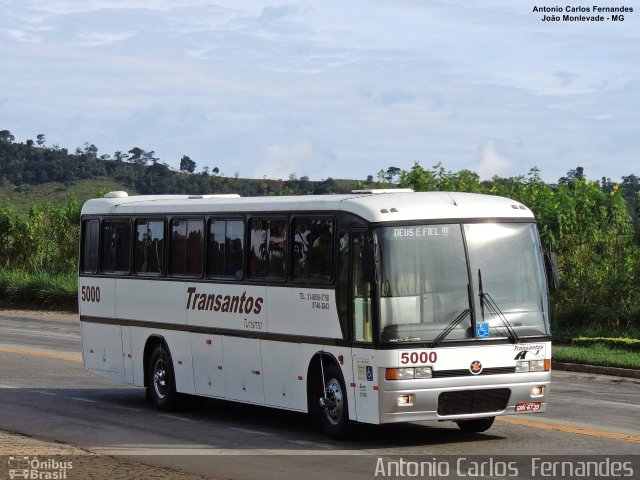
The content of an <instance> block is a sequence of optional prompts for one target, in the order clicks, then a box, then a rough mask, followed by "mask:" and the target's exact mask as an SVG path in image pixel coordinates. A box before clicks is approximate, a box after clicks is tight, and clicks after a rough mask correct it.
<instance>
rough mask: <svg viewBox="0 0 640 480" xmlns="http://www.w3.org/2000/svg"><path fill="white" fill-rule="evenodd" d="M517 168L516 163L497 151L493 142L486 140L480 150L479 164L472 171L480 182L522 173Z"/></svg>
mask: <svg viewBox="0 0 640 480" xmlns="http://www.w3.org/2000/svg"><path fill="white" fill-rule="evenodd" d="M518 167H519V166H518V163H517V162H516V161H514V160H513V159H511V158H509V157H507V156H506V155H504V154H502V153H501V152H499V151H498V148H497V146H496V141H495V140H487V141H486V142H484V144H483V145H482V147H481V148H480V163H478V164H476V165H475V166H474V168H473V170H475V172H476V173H477V174H478V175H480V178H481V179H482V180H488V179H490V178H491V177H493V176H494V175H498V176H501V177H509V176H513V175H514V174H517V173H523V172H519V168H518Z"/></svg>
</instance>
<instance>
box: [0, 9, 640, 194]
mask: <svg viewBox="0 0 640 480" xmlns="http://www.w3.org/2000/svg"><path fill="white" fill-rule="evenodd" d="M594 4H595V5H600V6H624V7H630V8H633V10H634V11H633V12H627V13H624V21H622V22H620V21H618V22H614V21H611V20H605V21H603V22H564V21H560V22H549V21H542V17H543V16H544V14H543V13H539V12H538V13H537V12H534V11H533V7H534V6H538V7H540V6H543V7H555V6H561V7H562V8H563V9H564V8H566V7H567V6H585V7H589V8H590V9H592V8H593V5H594ZM0 11H1V12H2V14H0V130H3V129H7V130H10V131H11V133H12V134H13V135H14V136H15V141H17V142H25V141H26V140H27V139H34V140H35V138H36V136H37V135H38V134H44V135H45V137H46V141H47V143H46V145H47V146H49V147H52V146H54V145H58V146H59V147H61V148H67V149H69V150H70V151H74V150H75V149H76V148H77V147H80V148H84V145H85V143H89V144H94V145H95V146H96V147H97V148H98V155H104V154H107V155H113V153H114V152H116V151H123V152H127V151H129V150H130V149H131V148H133V147H139V148H142V149H144V150H147V151H150V150H153V151H154V152H155V154H156V156H157V157H159V159H160V160H161V161H162V162H165V163H167V164H168V165H169V166H171V167H172V168H176V169H177V168H179V164H180V158H181V157H182V156H183V155H188V156H189V157H190V158H191V159H192V160H194V161H195V162H196V164H197V166H198V167H197V170H196V171H197V172H198V171H200V170H201V169H202V168H203V167H205V166H207V167H209V169H210V170H212V169H213V168H215V167H217V168H218V169H219V171H220V173H221V174H223V175H225V176H234V175H239V176H240V177H251V178H263V177H266V178H273V179H278V178H281V179H287V178H290V176H291V175H295V176H296V177H298V178H299V177H302V176H307V177H309V178H310V179H312V180H321V179H325V178H328V177H332V178H349V179H362V180H364V179H366V177H367V176H368V175H372V176H374V178H376V177H377V173H378V172H379V171H380V170H386V169H387V168H389V167H391V166H394V167H398V168H401V169H409V168H411V166H412V165H413V164H414V162H419V163H420V164H421V165H422V166H423V167H425V168H428V167H431V166H433V165H435V164H437V163H441V164H442V165H443V166H444V167H445V169H447V170H451V171H458V170H461V169H470V170H473V171H476V172H477V173H478V174H479V175H480V177H481V178H482V179H489V178H491V177H492V176H494V175H499V176H503V177H509V176H515V175H526V174H527V173H528V172H529V170H530V169H531V168H533V167H537V168H539V169H540V175H541V176H542V178H543V179H544V180H546V181H548V182H552V183H553V182H555V181H557V179H558V178H559V177H561V176H564V175H565V174H566V172H568V171H569V170H571V169H575V168H576V167H577V166H582V167H584V170H585V173H586V175H587V177H588V178H590V179H596V180H599V179H600V178H602V177H605V176H606V177H608V178H611V179H612V180H613V181H619V180H620V178H621V177H622V176H626V175H629V174H636V175H639V176H640V155H639V153H640V0H620V1H617V0H597V1H593V2H590V1H586V0H563V1H559V0H558V1H554V0H538V1H535V0H473V1H469V0H457V1H456V0H451V1H450V0H347V1H344V0H342V1H335V0H321V1H320V0H315V1H312V0H301V1H289V2H287V1H283V2H279V1H271V0H264V1H263V0H236V1H231V0H218V1H216V0H214V1H208V0H124V1H116V0H0ZM564 13H567V12H563V13H560V14H558V13H555V14H547V15H559V16H562V15H563V14H564ZM572 15H576V14H572ZM585 15H594V13H586V14H585ZM602 15H603V16H604V17H605V18H609V17H610V15H611V14H607V13H603V14H602Z"/></svg>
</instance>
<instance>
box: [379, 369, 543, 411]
mask: <svg viewBox="0 0 640 480" xmlns="http://www.w3.org/2000/svg"><path fill="white" fill-rule="evenodd" d="M381 370H382V371H381V372H379V373H381V374H382V375H381V376H380V377H379V378H382V379H383V380H382V383H381V385H380V391H379V396H378V401H379V412H380V423H394V422H411V421H420V420H462V419H473V418H483V417H492V416H498V415H514V414H522V413H534V411H526V412H521V411H516V405H517V404H537V405H535V408H536V410H535V413H541V412H544V410H545V408H546V405H547V396H548V395H549V384H550V381H551V372H529V373H510V374H500V375H486V376H482V375H479V376H476V377H453V378H430V379H419V380H417V379H414V380H384V370H383V369H381ZM537 386H542V387H544V394H542V395H536V396H532V394H531V389H532V387H537ZM400 396H403V397H406V396H409V402H407V403H405V404H402V405H399V402H398V398H399V397H400ZM405 399H406V398H405Z"/></svg>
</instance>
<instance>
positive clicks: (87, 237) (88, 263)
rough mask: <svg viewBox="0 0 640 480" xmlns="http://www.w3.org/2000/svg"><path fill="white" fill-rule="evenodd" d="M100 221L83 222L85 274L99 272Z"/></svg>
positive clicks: (83, 266) (83, 269) (83, 268)
mask: <svg viewBox="0 0 640 480" xmlns="http://www.w3.org/2000/svg"><path fill="white" fill-rule="evenodd" d="M98 228H99V222H98V220H85V221H84V222H82V238H83V242H82V248H83V250H82V262H81V264H82V266H81V270H82V272H84V273H95V272H97V271H98Z"/></svg>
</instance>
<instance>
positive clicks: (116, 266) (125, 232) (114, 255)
mask: <svg viewBox="0 0 640 480" xmlns="http://www.w3.org/2000/svg"><path fill="white" fill-rule="evenodd" d="M130 240H131V227H130V225H129V222H128V221H110V220H105V221H103V222H102V236H101V240H100V242H101V245H102V246H101V257H100V270H101V271H103V272H105V273H113V272H128V271H129V264H130V262H129V260H130V248H129V247H130V245H129V243H130Z"/></svg>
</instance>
